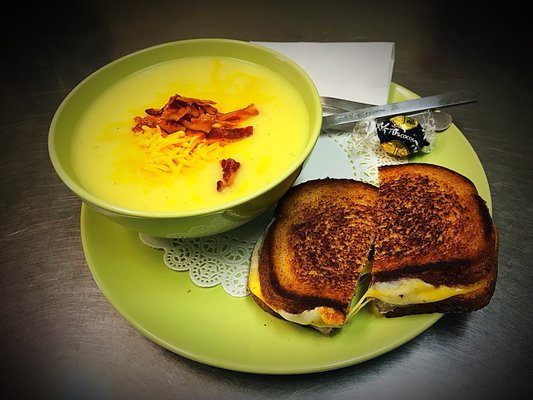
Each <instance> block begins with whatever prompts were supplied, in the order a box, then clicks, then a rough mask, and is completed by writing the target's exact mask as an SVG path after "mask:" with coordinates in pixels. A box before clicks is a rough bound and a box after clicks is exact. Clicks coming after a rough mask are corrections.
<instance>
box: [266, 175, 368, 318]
mask: <svg viewBox="0 0 533 400" xmlns="http://www.w3.org/2000/svg"><path fill="white" fill-rule="evenodd" d="M376 199H377V188H376V187H374V186H371V185H369V184H366V183H362V182H358V181H355V180H350V179H332V178H326V179H318V180H313V181H308V182H304V183H302V184H300V185H297V186H295V187H293V188H291V189H290V190H289V192H287V194H286V195H285V196H284V197H283V199H282V200H281V201H280V203H279V204H278V206H277V209H276V211H275V215H274V217H275V218H274V221H273V222H272V224H271V225H270V227H269V229H268V230H267V232H266V234H265V237H264V241H263V244H262V246H261V249H260V251H259V261H258V272H259V280H260V285H261V292H262V296H263V297H264V302H265V303H267V304H268V305H269V306H270V307H271V308H273V309H275V310H283V311H284V312H286V313H290V314H300V313H302V312H304V311H307V310H313V309H315V308H317V307H318V308H319V313H320V315H321V318H322V319H323V320H324V321H325V322H327V323H330V324H332V325H335V326H338V325H342V324H344V322H345V321H346V313H347V311H348V309H349V306H350V303H351V301H352V298H353V295H354V292H355V288H356V285H357V282H358V279H359V275H360V272H361V269H362V267H363V266H364V264H365V262H366V260H367V258H368V254H369V251H370V248H371V244H372V242H373V239H374V236H375V222H374V215H375V214H374V205H375V202H376Z"/></svg>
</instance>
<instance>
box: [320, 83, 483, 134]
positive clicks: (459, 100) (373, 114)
mask: <svg viewBox="0 0 533 400" xmlns="http://www.w3.org/2000/svg"><path fill="white" fill-rule="evenodd" d="M331 99H332V98H327V97H323V98H322V104H323V105H326V107H329V108H330V109H331V108H335V107H336V108H338V109H346V107H350V104H351V107H352V108H351V109H350V110H349V111H345V112H339V113H335V114H332V115H326V116H324V117H323V118H322V128H323V129H339V130H345V129H346V128H348V127H351V126H353V124H354V123H355V122H358V121H362V120H365V119H368V118H375V119H378V118H383V117H390V116H395V115H402V114H403V115H411V116H412V115H415V114H416V113H418V112H421V111H422V112H424V111H428V110H435V109H437V108H441V107H449V106H454V105H459V104H465V103H471V102H474V101H477V98H476V97H475V95H474V93H473V92H472V91H469V90H462V91H457V92H448V93H442V94H438V95H434V96H428V97H421V98H418V99H413V100H406V101H400V102H397V103H390V104H385V105H382V106H370V107H364V108H361V106H362V105H363V103H357V102H350V101H349V100H343V99H335V100H331ZM435 114H440V113H435ZM448 115H449V114H448ZM440 117H443V124H446V123H447V122H446V121H445V120H446V119H448V117H447V116H446V115H442V116H438V118H440ZM450 123H451V116H450V117H449V123H448V126H449V124H450Z"/></svg>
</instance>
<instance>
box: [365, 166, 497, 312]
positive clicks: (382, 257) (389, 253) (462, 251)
mask: <svg viewBox="0 0 533 400" xmlns="http://www.w3.org/2000/svg"><path fill="white" fill-rule="evenodd" d="M376 212H377V223H378V227H377V232H376V240H375V248H374V256H373V257H374V259H373V266H372V281H371V284H370V287H369V289H368V291H367V292H366V295H365V297H366V299H367V300H374V303H375V305H376V306H377V308H378V310H379V311H380V312H381V313H382V314H383V315H385V316H389V317H390V316H402V315H407V314H421V313H451V312H469V311H474V310H477V309H480V308H482V307H484V306H486V305H487V304H488V303H489V301H490V299H491V297H492V294H493V292H494V288H495V284H496V277H497V264H498V233H497V230H496V228H495V226H494V223H493V221H492V218H491V216H490V214H489V210H488V209H487V206H486V203H485V201H484V200H483V199H482V198H481V197H480V196H479V195H478V192H477V190H476V187H475V186H474V184H473V183H472V182H471V181H470V180H469V179H467V178H466V177H464V176H463V175H461V174H459V173H457V172H454V171H451V170H449V169H447V168H444V167H440V166H436V165H431V164H421V163H418V164H417V163H411V164H402V165H395V166H384V167H380V168H379V200H378V203H377V207H376Z"/></svg>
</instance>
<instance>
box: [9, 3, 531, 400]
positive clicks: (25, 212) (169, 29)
mask: <svg viewBox="0 0 533 400" xmlns="http://www.w3.org/2000/svg"><path fill="white" fill-rule="evenodd" d="M493 4H494V5H497V7H496V6H494V7H493V6H490V5H489V4H488V3H485V2H463V1H375V0H374V1H370V0H364V1H329V2H327V3H326V2H314V1H309V2H304V1H289V0H285V1H273V0H270V1H268V2H267V1H264V2H261V1H228V2H224V1H222V0H219V1H210V0H204V1H197V2H183V1H161V2H158V1H152V2H137V1H128V2H126V1H120V2H119V1H117V2H112V1H102V0H99V1H96V0H95V1H81V2H76V1H72V2H63V3H61V2H38V3H36V4H32V3H31V2H29V3H28V2H22V3H17V4H16V7H14V8H13V10H12V11H11V12H8V11H4V12H3V16H2V24H1V28H0V29H2V55H1V57H0V58H1V61H0V65H1V74H0V82H1V86H0V90H1V97H0V98H1V107H0V115H1V119H0V126H1V129H0V135H1V136H0V137H1V138H2V140H1V141H0V154H1V159H0V183H1V195H0V196H1V197H0V201H1V203H0V212H1V218H0V246H1V247H0V248H1V253H0V266H1V275H0V276H1V278H0V290H1V292H0V332H1V335H2V336H1V338H0V340H1V344H0V349H1V354H0V362H1V365H2V372H1V376H2V380H3V385H2V389H4V390H5V391H6V392H8V391H9V390H13V391H14V392H15V393H19V394H20V395H22V394H24V393H33V394H38V396H37V397H36V398H84V397H86V398H154V399H167V398H195V399H211V398H217V399H221V398H222V399H226V398H228V399H249V398H253V399H270V398H283V399H288V398H290V399H307V398H313V399H315V398H316V399H353V398H365V399H366V400H372V399H384V398H394V399H427V398H431V399H462V398H469V399H496V398H515V399H517V398H525V397H527V394H528V391H530V390H531V389H533V384H532V381H531V380H532V379H531V370H532V355H531V350H532V346H531V344H530V336H531V332H532V331H533V323H532V317H531V308H532V305H531V302H532V300H533V296H532V295H531V290H532V286H533V271H532V269H530V268H531V264H532V261H531V260H532V258H533V251H532V246H533V240H532V239H533V233H532V232H533V218H532V209H533V203H532V200H533V189H532V183H533V182H532V178H533V172H532V168H533V163H532V160H533V155H532V151H533V139H532V138H533V134H532V124H533V119H532V111H531V105H532V104H531V103H532V102H531V91H532V79H531V72H530V71H531V66H530V64H528V62H529V52H530V47H531V44H530V42H529V41H527V40H526V38H527V37H528V36H530V35H526V34H525V33H523V32H524V31H526V32H527V29H528V28H530V24H531V22H530V21H529V20H528V19H527V16H526V13H525V11H524V10H523V9H520V8H519V7H517V6H514V5H513V4H512V3H510V2H502V3H500V4H498V3H493ZM196 37H225V38H235V39H243V40H257V41H261V40H264V41H326V42H327V41H392V42H395V43H396V62H395V68H394V74H393V81H395V82H396V83H398V84H400V85H402V86H405V87H407V88H409V89H411V90H413V91H414V92H416V93H418V94H419V95H432V94H436V93H439V92H443V91H448V90H460V89H472V90H474V91H475V92H476V93H477V95H478V99H479V100H478V102H477V103H474V104H469V105H464V106H460V107H456V108H454V109H453V110H451V112H452V114H453V118H454V122H455V123H456V125H457V126H458V127H459V129H461V130H462V132H463V133H464V134H465V136H466V137H467V138H468V140H469V141H470V143H471V144H472V145H473V147H474V149H475V150H476V152H477V154H478V155H479V158H480V159H481V162H482V164H483V166H484V168H485V171H486V174H487V177H488V180H489V183H490V189H491V192H492V201H493V215H494V220H495V223H496V225H497V227H498V229H499V232H500V241H501V243H500V255H499V278H498V284H497V289H496V293H495V295H494V297H493V299H492V301H491V303H490V305H489V306H487V307H486V308H485V309H483V310H480V311H478V312H476V313H473V314H471V315H456V316H453V315H449V316H445V317H443V318H442V319H441V320H440V321H439V322H438V323H436V324H435V325H434V326H433V327H431V328H430V329H429V330H428V331H426V332H425V333H423V334H422V335H420V336H419V337H417V338H415V339H414V340H412V341H411V342H409V343H408V344H406V345H405V346H402V347H401V348H399V349H397V350H395V351H392V352H390V353H388V354H386V355H383V356H381V357H379V358H376V359H374V360H371V361H368V362H365V363H363V364H360V365H356V366H353V367H348V368H343V369H340V370H336V371H330V372H325V373H317V374H309V375H299V376H262V375H252V374H246V373H239V372H232V371H225V370H221V369H217V368H213V367H210V366H206V365H202V364H198V363H196V362H193V361H190V360H188V359H185V358H182V357H180V356H177V355H175V354H173V353H171V352H168V351H166V350H164V349H162V348H161V347H159V346H157V345H155V344H153V343H152V342H150V341H149V340H147V339H145V338H144V337H143V336H142V335H141V334H140V333H139V332H137V331H136V330H135V329H133V328H132V327H131V326H130V325H129V324H128V322H127V321H125V320H124V319H123V318H122V317H121V316H120V315H119V314H118V313H117V312H116V311H115V309H113V307H112V306H111V305H110V304H109V303H108V301H107V300H106V299H105V298H104V296H103V295H102V293H101V292H100V290H99V289H98V287H97V285H96V283H95V282H94V280H93V278H92V276H91V274H90V271H89V269H88V267H87V264H86V261H85V258H84V254H83V251H82V247H81V241H80V231H79V215H80V202H79V200H78V199H77V198H76V197H75V196H74V195H73V194H72V193H71V192H70V191H69V190H68V189H67V188H66V187H65V186H64V185H63V184H62V183H61V182H60V180H59V178H58V177H57V176H56V174H55V172H54V171H53V169H52V166H51V164H50V161H49V158H48V151H47V134H48V128H49V125H50V122H51V119H52V117H53V114H54V112H55V111H56V109H57V107H58V106H59V104H60V103H61V101H62V100H63V99H64V97H65V96H66V95H67V94H68V92H69V91H70V90H71V89H73V88H74V86H75V85H77V84H78V83H79V82H80V81H81V80H82V79H83V78H85V77H86V76H87V75H88V74H90V73H92V72H93V71H95V70H96V69H98V68H100V67H102V66H103V65H105V64H106V63H108V62H110V61H112V60H114V59H116V58H117V57H120V56H123V55H126V54H128V53H130V52H133V51H136V50H140V49H142V48H145V47H148V46H152V45H156V44H160V43H163V42H168V41H174V40H179V39H185V38H196Z"/></svg>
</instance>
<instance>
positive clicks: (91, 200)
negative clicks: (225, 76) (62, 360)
mask: <svg viewBox="0 0 533 400" xmlns="http://www.w3.org/2000/svg"><path fill="white" fill-rule="evenodd" d="M194 43H200V44H204V45H205V44H216V45H219V46H223V45H231V46H243V47H248V48H253V49H256V50H257V49H258V50H261V51H263V52H264V53H268V54H270V55H272V56H273V57H275V58H277V59H278V60H279V61H281V62H283V63H284V64H287V65H289V66H290V68H292V69H293V70H294V71H296V72H298V74H299V75H300V76H301V78H302V79H303V81H304V82H305V84H306V86H307V87H308V88H309V89H310V91H311V92H312V93H313V99H312V103H313V108H316V110H317V116H316V117H315V118H316V120H317V121H315V122H316V127H315V129H314V130H313V129H310V132H309V135H310V138H309V141H308V142H307V144H306V146H305V148H304V149H303V150H302V151H301V152H300V154H299V155H298V157H297V158H296V159H295V160H294V161H293V162H292V163H291V164H290V166H289V167H288V168H287V170H286V171H285V172H284V173H283V174H281V175H279V176H278V177H276V178H275V179H274V180H272V181H271V182H269V183H268V185H265V186H262V187H261V188H260V189H258V190H255V191H254V192H252V193H249V194H247V195H246V196H243V197H239V198H237V199H235V200H233V201H230V202H225V203H222V204H219V205H215V206H210V207H203V208H199V209H192V210H181V211H179V210H178V211H146V210H137V209H132V208H128V207H122V206H119V205H116V204H113V203H111V202H108V201H106V200H103V199H101V198H100V197H98V196H95V195H94V194H92V193H90V192H89V191H88V190H86V189H85V188H84V187H83V186H82V185H81V184H79V183H77V182H76V181H75V180H74V179H73V178H72V177H71V176H70V175H69V174H68V173H67V172H66V171H65V170H64V168H63V165H62V163H61V162H60V161H59V156H58V154H57V151H56V148H55V138H56V132H57V129H56V126H57V124H58V121H59V120H60V118H62V116H63V114H64V109H65V108H66V106H67V105H68V104H69V102H70V101H72V98H74V97H75V96H76V94H77V93H78V92H79V91H80V90H81V89H82V88H83V87H85V86H86V85H88V84H90V82H91V81H92V80H93V79H95V78H96V77H97V76H98V75H100V74H102V73H103V72H104V71H106V70H108V69H111V68H115V67H116V66H117V65H119V64H122V63H126V62H128V61H129V60H131V59H134V58H136V57H139V56H140V55H143V54H145V53H148V52H154V51H157V50H161V49H164V48H167V47H168V48H173V47H175V46H180V45H186V44H194ZM246 61H249V60H246ZM157 63H160V61H159V62H157ZM157 63H154V64H153V65H156V64H157ZM144 68H147V67H146V66H145V67H144ZM138 71H140V69H139V70H138ZM310 120H312V118H311V119H310ZM321 120H322V105H321V102H320V95H319V93H318V89H317V87H316V85H315V83H314V82H313V80H312V79H311V78H310V76H309V74H308V73H307V72H306V71H305V70H304V69H303V68H302V67H301V66H300V65H298V64H297V63H296V62H294V61H293V60H291V59H290V58H289V57H287V56H285V55H283V54H281V53H279V52H278V51H276V50H273V49H271V48H268V47H265V46H263V45H261V44H258V43H255V42H249V41H244V40H238V39H224V38H195V39H183V40H177V41H172V42H167V43H162V44H158V45H154V46H150V47H146V48H143V49H140V50H137V51H134V52H131V53H129V54H126V55H124V56H121V57H119V58H117V59H115V60H113V61H111V62H109V63H107V64H105V65H103V66H102V67H100V68H98V69H97V70H95V71H94V72H92V73H91V74H89V75H88V76H87V77H85V78H84V79H83V80H82V81H80V82H79V83H78V84H77V85H76V86H75V87H74V88H73V89H72V90H71V91H70V92H69V93H68V94H67V95H66V97H65V98H64V99H63V101H62V102H61V104H60V105H59V107H58V108H57V110H56V112H55V114H54V116H53V118H52V121H51V124H50V128H49V130H48V153H49V157H50V160H51V162H52V165H53V167H54V169H55V171H56V173H57V174H58V176H59V177H60V179H61V180H62V181H63V183H64V184H65V185H66V186H67V187H68V188H69V189H70V190H71V191H72V192H74V193H75V194H76V195H77V196H78V197H79V198H80V199H81V200H82V201H84V202H86V203H88V204H89V205H92V206H96V207H97V208H99V209H100V210H101V211H104V212H110V213H114V214H120V215H123V216H129V217H138V218H184V217H193V216H200V215H209V214H214V213H220V212H223V211H225V210H229V209H233V208H235V207H237V206H239V205H242V204H244V203H247V202H248V201H251V200H253V199H254V198H258V197H260V196H261V195H263V194H264V193H267V192H268V191H270V190H271V189H273V188H274V187H276V186H277V185H279V184H280V183H282V182H283V181H284V180H285V179H287V178H288V177H290V175H292V174H293V173H294V172H295V171H296V170H297V169H298V168H299V167H301V166H302V165H303V164H304V163H305V161H306V160H307V159H308V157H309V156H310V155H311V152H312V151H313V148H314V147H315V145H316V142H317V141H318V137H319V135H320V131H321ZM311 128H312V127H311Z"/></svg>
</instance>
